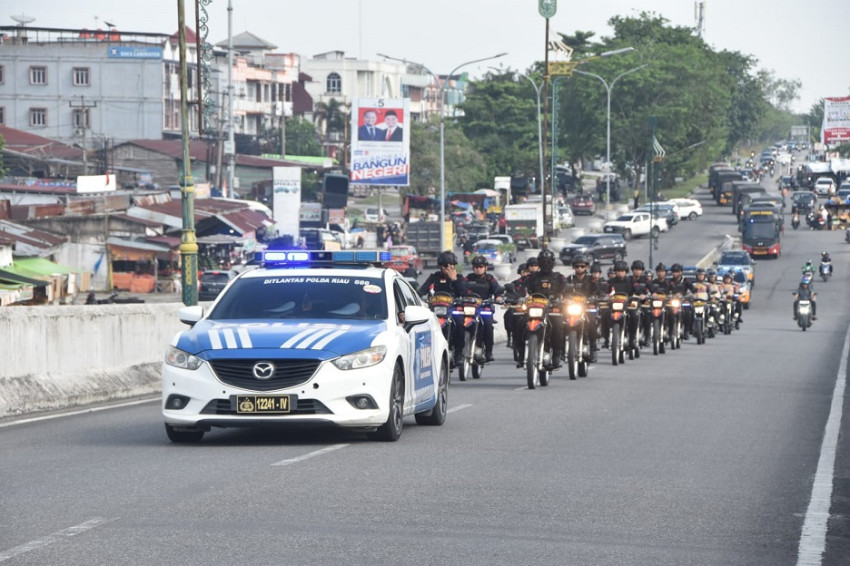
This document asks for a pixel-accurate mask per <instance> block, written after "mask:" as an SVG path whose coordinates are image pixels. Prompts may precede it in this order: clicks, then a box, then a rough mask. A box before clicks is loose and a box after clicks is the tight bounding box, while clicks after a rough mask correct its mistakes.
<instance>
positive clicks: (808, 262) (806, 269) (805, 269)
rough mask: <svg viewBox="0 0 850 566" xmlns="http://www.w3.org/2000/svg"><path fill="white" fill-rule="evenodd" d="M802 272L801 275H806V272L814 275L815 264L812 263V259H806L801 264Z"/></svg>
mask: <svg viewBox="0 0 850 566" xmlns="http://www.w3.org/2000/svg"><path fill="white" fill-rule="evenodd" d="M802 272H803V275H806V274H807V273H808V274H810V275H812V276H814V274H815V266H814V265H812V260H810V259H807V260H806V263H804V264H803V269H802Z"/></svg>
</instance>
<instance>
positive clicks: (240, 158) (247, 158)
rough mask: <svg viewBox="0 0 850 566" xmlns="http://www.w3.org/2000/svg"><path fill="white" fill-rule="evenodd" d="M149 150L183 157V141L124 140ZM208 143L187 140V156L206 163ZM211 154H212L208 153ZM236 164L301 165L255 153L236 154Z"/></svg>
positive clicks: (254, 165) (252, 165)
mask: <svg viewBox="0 0 850 566" xmlns="http://www.w3.org/2000/svg"><path fill="white" fill-rule="evenodd" d="M126 143H128V144H132V145H136V146H139V147H142V148H145V149H147V150H150V151H155V152H157V153H162V154H165V155H168V156H170V157H173V158H174V159H183V142H182V141H181V140H131V141H128V142H126ZM208 146H209V144H208V143H207V142H205V141H202V140H189V157H190V158H191V159H194V160H195V161H196V162H198V163H206V162H207V157H208V151H207V149H208ZM210 155H212V154H210ZM236 164H237V165H242V166H243V167H280V166H285V165H301V166H303V165H304V164H303V163H295V162H291V161H287V160H285V159H267V158H265V157H259V156H256V155H237V156H236Z"/></svg>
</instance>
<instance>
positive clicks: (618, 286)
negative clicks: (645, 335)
mask: <svg viewBox="0 0 850 566" xmlns="http://www.w3.org/2000/svg"><path fill="white" fill-rule="evenodd" d="M633 291H634V286H633V285H632V279H631V277H629V264H628V263H626V262H625V261H623V260H620V261H615V262H614V277H613V278H612V279H611V280H610V281H608V294H609V295H615V294H622V295H626V296H631V295H632V294H633ZM635 316H640V315H635ZM626 322H627V324H628V325H627V326H626V335H627V336H628V337H629V341H631V339H632V338H633V337H634V333H633V330H636V326H635V325H636V324H639V319H634V318H631V319H630V320H627V321H626ZM609 330H610V327H609ZM629 345H630V346H631V345H632V344H629Z"/></svg>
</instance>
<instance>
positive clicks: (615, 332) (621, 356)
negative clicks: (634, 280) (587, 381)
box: [609, 293, 629, 366]
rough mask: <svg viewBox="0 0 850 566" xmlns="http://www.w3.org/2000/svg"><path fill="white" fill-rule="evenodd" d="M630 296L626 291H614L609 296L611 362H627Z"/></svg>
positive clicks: (615, 363)
mask: <svg viewBox="0 0 850 566" xmlns="http://www.w3.org/2000/svg"><path fill="white" fill-rule="evenodd" d="M628 300H629V296H628V295H627V294H625V293H614V294H613V295H611V296H610V297H609V316H610V319H609V320H610V323H609V333H610V336H611V338H610V341H609V343H610V345H611V364H612V365H615V366H616V365H617V364H624V363H626V345H625V344H626V337H627V333H626V327H627V325H628V319H627V316H628V311H627V307H626V305H627V303H628Z"/></svg>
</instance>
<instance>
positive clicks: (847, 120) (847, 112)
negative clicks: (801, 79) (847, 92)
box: [820, 96, 850, 145]
mask: <svg viewBox="0 0 850 566" xmlns="http://www.w3.org/2000/svg"><path fill="white" fill-rule="evenodd" d="M820 139H821V142H822V143H825V144H826V145H831V144H836V143H841V142H847V141H850V96H842V97H836V98H824V99H823V126H822V127H821V134H820Z"/></svg>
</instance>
